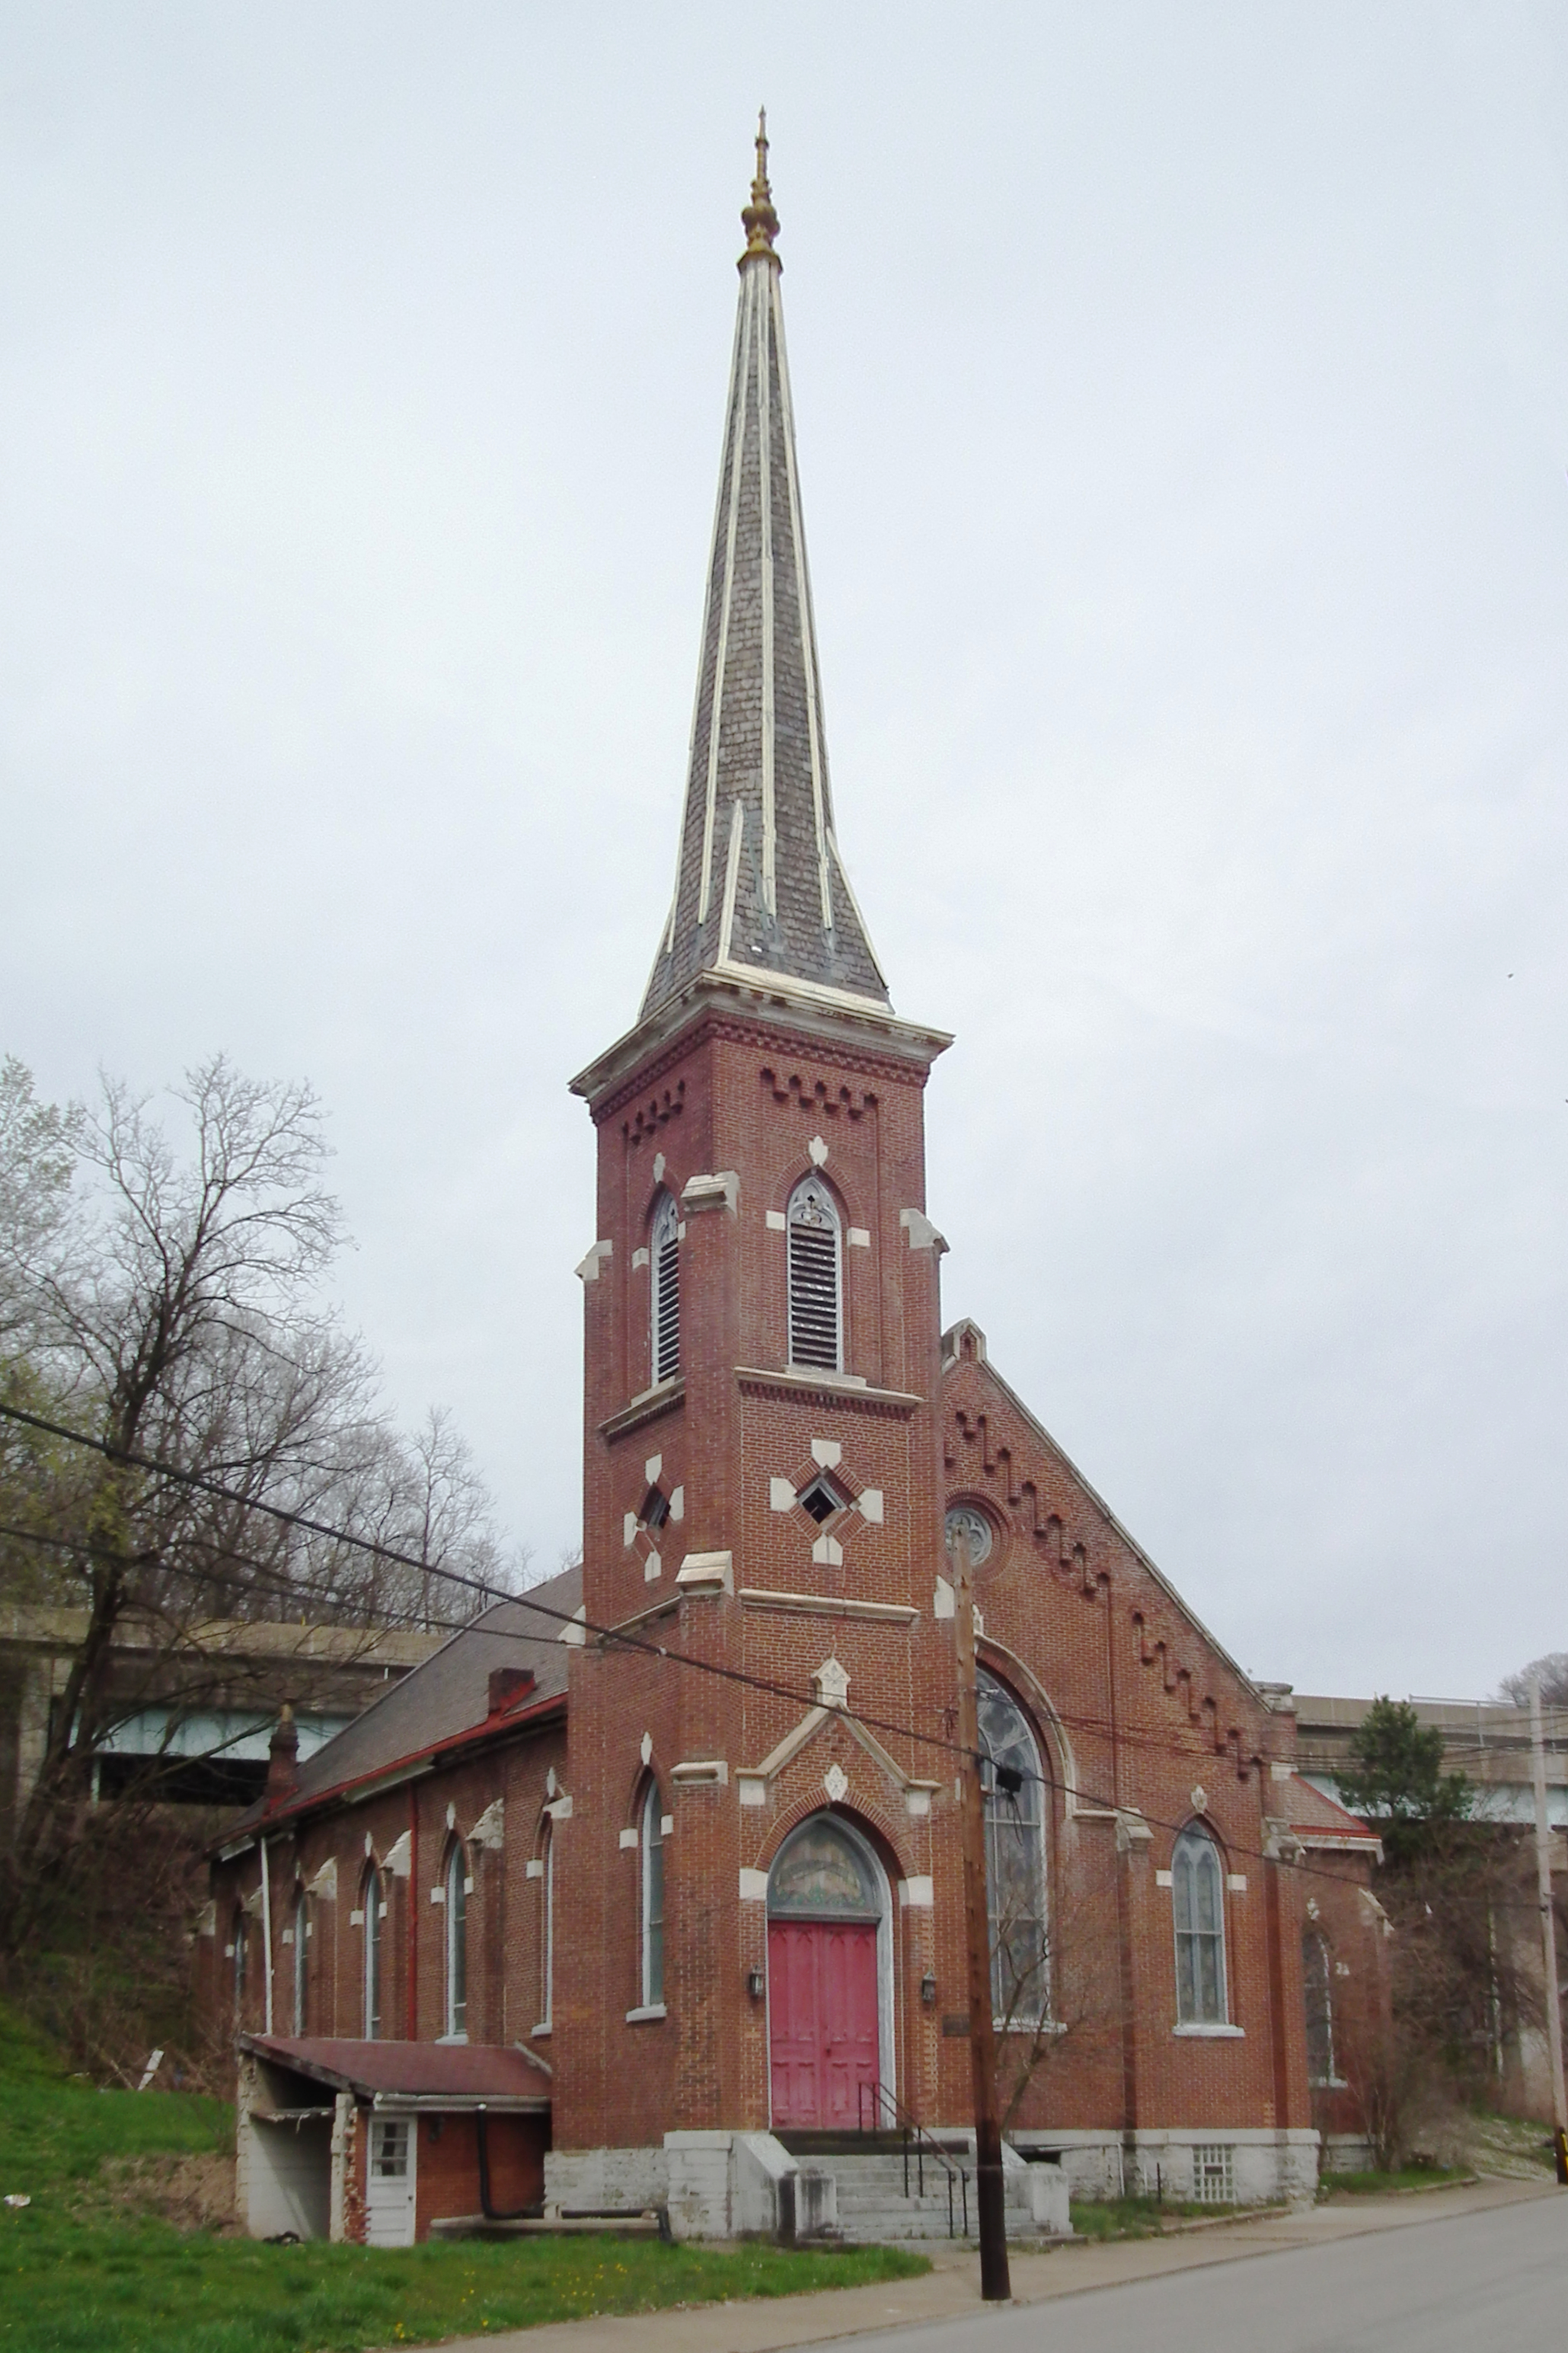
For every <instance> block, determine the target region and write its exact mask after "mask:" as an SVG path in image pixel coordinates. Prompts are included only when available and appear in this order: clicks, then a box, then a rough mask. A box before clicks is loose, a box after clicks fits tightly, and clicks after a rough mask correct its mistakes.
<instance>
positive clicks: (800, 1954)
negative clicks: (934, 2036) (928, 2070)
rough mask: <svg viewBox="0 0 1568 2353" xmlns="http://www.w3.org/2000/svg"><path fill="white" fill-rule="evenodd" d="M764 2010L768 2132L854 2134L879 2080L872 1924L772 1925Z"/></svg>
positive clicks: (870, 2119)
mask: <svg viewBox="0 0 1568 2353" xmlns="http://www.w3.org/2000/svg"><path fill="white" fill-rule="evenodd" d="M768 2010H769V2017H770V2022H771V2028H772V2037H773V2052H772V2059H773V2123H774V2125H775V2126H780V2125H782V2126H786V2127H787V2126H792V2125H793V2126H804V2127H811V2126H834V2127H835V2128H837V2129H841V2130H846V2131H850V2132H853V2131H854V2129H855V2127H856V2126H858V2124H859V2122H860V2086H861V2085H862V2084H876V2083H877V2082H878V2080H879V2074H880V2069H879V2065H878V2058H877V2051H878V2022H877V1924H876V1922H875V1921H874V1920H866V1921H859V1920H857V1921H853V1922H849V1921H847V1922H845V1923H843V1924H842V1925H840V1924H838V1923H837V1922H829V1921H818V1920H770V1921H769V1923H768ZM866 2122H867V2124H868V2126H871V2125H875V2124H877V2123H878V2122H879V2118H878V2117H877V2116H875V2115H874V2113H873V2104H872V2103H871V2102H870V2101H869V2100H868V2101H867V2103H866Z"/></svg>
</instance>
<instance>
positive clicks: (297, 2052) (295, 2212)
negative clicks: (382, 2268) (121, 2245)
mask: <svg viewBox="0 0 1568 2353" xmlns="http://www.w3.org/2000/svg"><path fill="white" fill-rule="evenodd" d="M239 2052H240V2061H239V2112H238V2154H239V2174H238V2205H239V2213H240V2217H241V2220H242V2221H243V2222H244V2224H245V2227H246V2229H247V2231H248V2232H249V2233H250V2236H251V2237H252V2238H253V2239H276V2238H279V2237H281V2236H283V2235H284V2234H286V2233H290V2232H291V2233H292V2234H293V2235H294V2236H295V2237H297V2238H300V2239H337V2240H348V2241H351V2242H356V2243H359V2244H368V2245H371V2246H383V2247H406V2246H412V2245H413V2244H414V2243H415V2242H416V2241H417V2240H422V2239H425V2238H427V2237H428V2236H429V2232H430V2225H431V2224H432V2222H435V2221H444V2220H446V2219H447V2218H448V2217H453V2216H460V2215H480V2214H482V2215H487V2216H489V2217H491V2218H492V2219H493V2218H495V2217H498V2216H501V2215H519V2214H526V2213H538V2212H540V2211H542V2200H543V2196H544V2156H545V2151H546V2150H547V2149H548V2148H549V2147H550V2077H549V2073H548V2071H547V2069H546V2068H545V2067H544V2065H543V2063H542V2062H541V2061H540V2060H538V2059H536V2058H535V2057H534V2056H533V2055H532V2054H531V2052H526V2051H521V2050H519V2049H517V2048H515V2047H512V2046H507V2045H485V2044H482V2043H480V2044H474V2043H441V2042H353V2041H348V2040H346V2039H343V2038H342V2037H339V2036H328V2035H314V2036H306V2037H300V2038H294V2039H289V2038H286V2037H284V2036H281V2035H264V2034H243V2035H241V2037H240V2039H239Z"/></svg>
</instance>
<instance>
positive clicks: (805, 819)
mask: <svg viewBox="0 0 1568 2353" xmlns="http://www.w3.org/2000/svg"><path fill="white" fill-rule="evenodd" d="M766 164H767V142H766V138H765V136H764V135H763V130H762V129H761V128H760V129H759V135H758V140H757V175H756V178H755V180H754V182H753V184H752V196H751V202H750V204H749V205H748V206H746V208H745V210H744V212H743V213H742V222H743V224H744V227H745V230H746V248H745V251H744V253H743V254H742V257H741V261H740V265H739V266H740V274H741V287H740V305H739V317H738V320H737V324H736V332H735V345H734V359H733V365H732V371H731V379H730V394H729V404H728V408H727V411H726V416H725V425H724V439H723V448H722V453H721V469H720V480H719V499H718V509H717V514H716V518H715V522H714V530H713V542H712V552H711V555H710V563H709V570H708V582H707V602H706V610H705V616H704V620H703V628H702V643H701V656H700V670H699V676H698V689H697V705H696V713H695V719H694V723H693V728H692V739H691V754H690V765H689V777H688V783H687V788H686V799H685V807H684V812H683V815H682V818H681V826H680V838H679V857H678V861H677V870H676V883H675V894H674V900H673V903H672V904H671V907H670V911H669V915H668V921H667V923H665V925H664V928H663V931H662V933H661V934H660V937H659V940H658V952H657V955H656V956H655V959H654V966H653V973H652V977H651V978H650V980H649V983H648V987H647V995H646V997H644V1000H643V1004H642V1008H641V1012H640V1014H639V1016H638V1018H637V1023H636V1026H635V1027H634V1028H633V1029H630V1030H629V1031H628V1032H627V1033H626V1036H625V1037H623V1038H622V1039H619V1040H618V1041H617V1042H616V1044H615V1045H613V1046H612V1047H611V1048H610V1049H609V1050H608V1051H607V1052H605V1054H603V1055H601V1056H600V1057H599V1059H598V1060H596V1061H595V1062H594V1063H593V1064H592V1065H591V1067H590V1068H589V1069H587V1070H585V1071H583V1073H582V1074H581V1075H580V1077H578V1078H577V1079H576V1080H574V1082H573V1084H574V1092H576V1093H578V1094H580V1095H581V1096H583V1097H584V1100H585V1101H586V1103H587V1104H588V1106H589V1109H590V1112H591V1113H592V1116H593V1119H594V1123H595V1128H596V1130H597V1133H598V1211H597V1216H598V1224H597V1236H598V1239H597V1240H595V1243H594V1245H593V1247H592V1249H591V1250H589V1252H588V1254H587V1256H586V1258H585V1259H584V1261H583V1263H582V1265H581V1267H580V1268H579V1270H578V1271H579V1273H580V1274H581V1276H582V1278H583V1282H584V1307H585V1319H586V1346H585V1398H584V1418H585V1427H584V1614H585V1618H586V1620H587V1621H588V1626H589V1627H591V1628H599V1629H605V1628H610V1629H616V1630H623V1631H624V1632H626V1633H628V1634H635V1635H636V1636H637V1638H638V1639H639V1640H640V1641H644V1642H651V1643H656V1644H658V1645H659V1646H660V1647H661V1650H662V1651H665V1652H667V1653H668V1656H650V1655H649V1654H648V1653H647V1651H628V1650H626V1649H624V1648H620V1647H617V1645H616V1642H615V1641H614V1640H613V1639H612V1640H608V1641H606V1640H605V1639H604V1637H603V1635H602V1634H595V1633H594V1632H591V1631H587V1630H584V1636H583V1638H582V1639H581V1641H576V1642H574V1647H573V1651H572V1658H571V1717H570V1721H571V1733H570V1767H569V1788H568V1789H567V1791H566V1793H565V1794H566V1798H567V1799H568V1801H569V1802H568V1803H567V1804H566V1805H564V1806H563V1805H560V1804H558V1805H557V1808H556V1810H555V1819H554V1822H553V1826H552V1833H551V1835H552V1841H553V1853H552V1885H553V1888H554V1891H555V1897H554V1904H555V1910H554V1918H555V1966H554V2003H553V2026H552V2063H553V2066H554V2070H555V2085H554V2137H555V2143H556V2146H557V2147H558V2148H561V2149H563V2150H564V2149H590V2148H605V2147H609V2148H616V2147H621V2148H630V2147H645V2148H646V2147H650V2146H651V2147H657V2146H658V2144H659V2143H660V2142H661V2141H662V2139H663V2136H664V2134H665V2133H666V2132H667V2131H669V2130H671V2129H676V2130H679V2129H696V2130H713V2129H725V2128H728V2129H750V2130H756V2129H762V2128H765V2127H766V2126H768V2125H769V2124H770V2122H772V2123H775V2124H777V2123H780V2122H788V2123H803V2122H810V2121H812V2116H811V2113H810V2112H811V2110H812V2109H813V2106H814V2105H815V2106H816V2109H817V2110H818V2111H819V2114H818V2116H817V2119H816V2120H817V2121H819V2122H822V2123H825V2124H831V2123H834V2122H837V2121H847V2122H850V2123H853V2122H854V2121H855V2108H856V2104H857V2100H858V2099H859V2098H863V2097H864V2094H863V2093H861V2092H860V2091H859V2089H858V2086H859V2085H860V2084H863V2083H865V2082H867V2081H868V2080H870V2081H876V2082H880V2083H885V2084H887V2085H888V2086H889V2089H896V2090H897V2091H898V2093H899V2094H900V2097H906V2098H912V2101H913V2104H914V2105H915V2106H916V2107H917V2108H920V2109H923V2110H924V2111H925V2112H926V2113H928V2114H929V2113H931V2105H932V2103H933V2101H934V2100H935V2099H936V2098H937V2097H938V2094H939V2086H938V2081H937V2070H938V2065H939V2062H940V2061H941V2059H942V2055H943V2054H942V2051H941V2046H940V2038H939V2021H938V2018H937V2015H936V2012H935V2010H934V2008H933V2005H932V1999H931V1984H932V1981H933V1980H932V1973H933V1972H934V1971H935V1970H936V1969H937V1968H939V1967H942V1966H943V1960H944V1955H943V1954H939V1952H938V1950H937V1943H936V1931H937V1926H938V1923H939V1920H940V1919H942V1917H943V1916H945V1919H946V1921H947V1922H948V1923H949V1924H950V1925H949V1926H948V1927H947V1928H946V1929H945V1930H944V1931H943V1933H944V1935H945V1936H948V1937H949V1938H952V1937H956V1936H961V1935H962V1910H963V1907H962V1899H961V1892H960V1885H959V1876H958V1873H959V1862H958V1850H957V1841H956V1835H955V1831H954V1825H953V1820H952V1803H951V1792H952V1780H951V1773H952V1765H951V1760H950V1759H948V1758H946V1757H944V1756H943V1755H942V1752H941V1751H940V1750H935V1749H932V1748H931V1747H927V1746H921V1743H920V1742H919V1741H917V1740H910V1739H907V1738H905V1737H902V1736H900V1733H898V1732H889V1731H887V1730H879V1731H875V1732H873V1731H872V1730H871V1729H870V1728H869V1727H867V1726H864V1725H859V1724H858V1722H857V1721H856V1718H855V1711H856V1710H857V1709H858V1708H859V1709H863V1710H864V1711H865V1712H866V1713H867V1714H868V1715H872V1716H877V1717H880V1718H883V1719H886V1720H887V1721H888V1722H889V1723H891V1724H893V1725H899V1726H903V1725H910V1726H913V1727H915V1728H917V1729H924V1730H925V1731H927V1732H929V1733H930V1734H931V1735H933V1736H937V1737H939V1738H940V1737H942V1736H943V1735H947V1736H951V1729H952V1716H951V1713H950V1709H951V1702H952V1689H953V1681H952V1678H953V1669H952V1627H951V1624H942V1623H941V1622H939V1621H940V1620H941V1619H942V1615H943V1607H942V1605H943V1599H944V1597H945V1596H946V1592H947V1588H945V1586H944V1585H943V1583H942V1580H941V1577H940V1571H941V1568H942V1566H943V1560H942V1486H941V1462H940V1453H939V1438H938V1423H937V1414H936V1400H937V1391H938V1383H939V1379H940V1372H941V1366H940V1338H939V1333H940V1316H939V1304H938V1257H939V1253H940V1251H941V1250H942V1240H941V1237H940V1236H939V1235H938V1234H937V1233H936V1231H935V1229H934V1228H933V1227H932V1226H931V1223H930V1222H929V1220H928V1219H927V1217H926V1214H925V1166H924V1136H923V1116H922V1099H923V1089H924V1086H925V1082H926V1077H927V1073H928V1071H929V1070H930V1067H931V1062H932V1061H933V1060H934V1059H935V1057H936V1056H937V1055H938V1054H939V1053H940V1052H941V1051H942V1049H943V1048H944V1047H945V1046H946V1045H947V1044H948V1043H949V1042H950V1041H949V1039H947V1037H946V1036H945V1035H943V1034H942V1033H941V1032H939V1031H935V1030H931V1029H923V1028H918V1027H915V1026H912V1025H911V1024H910V1023H908V1022H906V1021H903V1020H900V1018H898V1016H897V1015H896V1014H895V1013H894V1011H893V1009H892V1006H891V1004H890V1002H889V995H888V990H887V986H886V983H885V982H884V980H883V977H882V974H881V971H880V969H879V965H878V963H877V959H876V956H875V955H874V954H873V952H872V948H871V944H870V942H869V940H868V936H867V934H866V928H865V925H864V923H863V922H862V919H861V916H860V913H859V910H858V907H857V905H856V902H855V898H854V894H853V892H852V891H851V889H850V887H849V881H848V877H847V874H846V872H845V870H844V864H843V860H842V859H841V857H840V854H839V849H838V844H837V837H836V834H835V830H834V819H833V801H832V796H831V792H830V790H829V785H828V768H827V752H826V738H825V733H824V728H823V711H822V693H821V685H820V674H819V670H818V665H817V655H816V633H815V629H814V626H813V619H812V607H811V591H810V585H809V581H808V577H807V572H806V561H805V539H804V536H803V533H802V527H801V499H800V485H799V478H798V472H797V469H796V463H795V424H794V413H793V408H792V405H791V393H790V383H789V374H788V369H787V366H786V364H785V358H784V315H783V311H782V308H781V303H780V284H779V280H780V270H781V264H780V261H779V259H778V256H777V254H776V253H775V251H774V249H773V248H774V238H775V237H776V234H777V231H778V217H777V215H776V214H775V212H774V210H773V203H772V197H771V191H770V187H769V184H768V178H767V170H766ZM683 1660H684V1661H700V1662H704V1663H705V1664H706V1665H707V1666H708V1667H716V1668H720V1669H722V1670H725V1671H727V1674H725V1675H721V1674H715V1673H711V1672H699V1671H697V1670H696V1669H695V1668H694V1667H693V1666H691V1665H689V1664H684V1663H681V1662H682V1661H683ZM730 1677H733V1678H736V1679H734V1680H731V1679H729V1678H730ZM741 1678H745V1679H752V1678H754V1679H755V1681H754V1682H753V1681H751V1680H741ZM758 1684H761V1685H763V1686H773V1688H772V1689H769V1688H758V1687H757V1686H758ZM803 1837H805V1839H806V1841H807V1842H806V1844H805V1845H803V1844H802V1843H801V1841H802V1838H803ZM814 1837H815V1838H816V1844H815V1845H812V1844H811V1843H810V1841H811V1839H812V1838H814ZM792 1840H793V1841H794V1842H795V1843H794V1845H793V1846H792V1844H791V1841H792ZM792 1853H793V1854H794V1855H795V1858H796V1863H795V1871H794V1877H793V1879H791V1880H790V1882H789V1885H788V1888H787V1889H786V1887H785V1883H784V1878H783V1877H782V1876H781V1872H780V1868H779V1866H780V1858H781V1855H782V1856H784V1858H785V1860H786V1861H787V1860H788V1857H789V1856H790V1855H791V1854H792ZM814 1873H815V1874H816V1876H815V1878H814V1876H813V1874H814ZM814 1888H815V1889H816V1891H817V1896H819V1897H820V1899H821V1900H820V1901H818V1902H817V1904H816V1911H817V1914H818V1915H822V1914H824V1910H825V1907H826V1915H830V1916H823V1917H818V1916H816V1915H814V1914H813V1903H814V1901H816V1898H814V1895H813V1889H814ZM790 1891H793V1893H791V1892H790ZM835 1906H837V1910H836V1909H835ZM839 1915H842V1920H841V1923H840V1926H838V1927H837V1928H835V1927H834V1926H833V1921H834V1920H835V1919H837V1918H838V1917H839ZM814 1937H815V1938H816V1942H815V1943H814V1942H813V1938H814ZM954 1949H955V1950H956V1947H954ZM846 1953H848V1954H849V1955H850V1964H849V1965H850V1966H851V1968H852V1973H853V1972H858V1976H857V1977H856V1983H855V1985H854V1986H853V1987H851V1989H850V1991H849V1993H848V1995H847V1996H845V1997H844V2000H847V2002H848V2011H847V2014H846V2015H845V2016H839V2015H838V2013H837V2011H835V2010H833V2004H834V2002H835V2001H836V2000H838V1999H839V1998H838V1996H837V1995H834V1994H833V1992H832V1989H831V1988H830V1987H829V1986H828V1983H827V1979H828V1978H829V1977H830V1976H831V1974H832V1971H833V1969H834V1968H837V1967H838V1966H839V1963H840V1961H842V1958H843V1956H844V1955H845V1954H846ZM836 1956H837V1958H836ZM945 1959H946V1962H947V1964H948V1966H947V1967H946V1968H945V1978H946V1981H947V1982H948V1983H949V1984H952V1981H953V1978H954V1969H955V1966H956V1965H955V1964H953V1962H952V1955H951V1954H946V1955H945ZM873 1969H874V1972H875V1977H874V1982H873V1979H872V1977H871V1976H870V1974H868V1973H869V1972H870V1971H872V1970H873ZM786 1978H787V1980H788V1981H787V1982H786V1981H785V1980H786ZM819 1979H820V1982H819ZM840 2008H842V2003H840ZM830 2012H831V2013H832V2014H831V2015H830V2014H829V2013H830ZM814 2021H815V2023H814ZM814 2035H815V2036H816V2038H817V2042H818V2044H819V2045H820V2047H816V2048H814V2047H813V2043H812V2038H813V2036H814ZM835 2036H837V2046H836V2047H837V2058H835V2056H834V2053H833V2052H831V2051H829V2049H828V2047H827V2045H828V2043H829V2042H832V2041H833V2038H834V2037H835ZM846 2038H847V2041H846ZM846 2049H847V2050H848V2057H847V2058H846ZM956 2055H958V2056H962V2055H963V2054H962V2052H959V2053H958V2054H956ZM836 2067H837V2073H834V2070H835V2068H836ZM846 2070H847V2072H846ZM830 2077H831V2079H832V2080H831V2081H830V2080H829V2079H830ZM840 2111H842V2112H843V2113H842V2116H841V2115H840V2113H839V2112H840Z"/></svg>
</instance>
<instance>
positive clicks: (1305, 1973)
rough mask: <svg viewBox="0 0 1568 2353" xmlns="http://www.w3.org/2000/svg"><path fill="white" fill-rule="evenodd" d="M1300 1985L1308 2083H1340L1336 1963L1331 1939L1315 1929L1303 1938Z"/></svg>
mask: <svg viewBox="0 0 1568 2353" xmlns="http://www.w3.org/2000/svg"><path fill="white" fill-rule="evenodd" d="M1301 1985H1302V1989H1303V1991H1304V1993H1305V1995H1306V1999H1307V2080H1308V2082H1309V2083H1310V2084H1316V2085H1320V2086H1326V2085H1328V2084H1337V2083H1338V2082H1339V2080H1340V2079H1339V2077H1338V2076H1337V2075H1336V2074H1335V2073H1334V1987H1333V1960H1332V1957H1331V1954H1330V1951H1329V1944H1328V1938H1327V1937H1326V1936H1321V1934H1320V1933H1319V1931H1318V1930H1317V1929H1316V1928H1309V1929H1308V1930H1307V1932H1306V1934H1305V1936H1303V1937H1302V1939H1301Z"/></svg>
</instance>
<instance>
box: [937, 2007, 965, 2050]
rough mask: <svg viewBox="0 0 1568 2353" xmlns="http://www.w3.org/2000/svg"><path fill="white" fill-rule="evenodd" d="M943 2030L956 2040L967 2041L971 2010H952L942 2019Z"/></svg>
mask: <svg viewBox="0 0 1568 2353" xmlns="http://www.w3.org/2000/svg"><path fill="white" fill-rule="evenodd" d="M942 2032H943V2034H945V2035H947V2036H949V2037H950V2038H951V2039H952V2041H954V2042H968V2040H969V2012H968V2011H967V2010H949V2011H947V2013H946V2014H945V2016H944V2017H943V2019H942Z"/></svg>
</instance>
